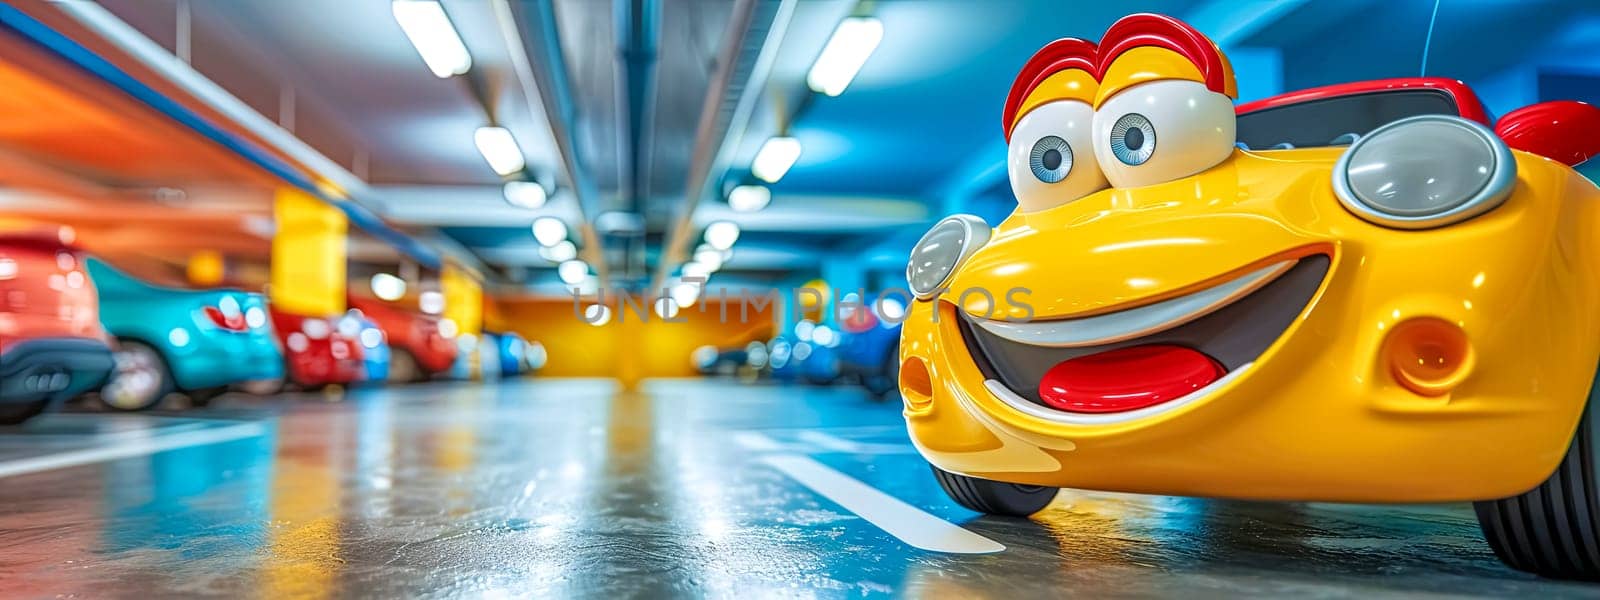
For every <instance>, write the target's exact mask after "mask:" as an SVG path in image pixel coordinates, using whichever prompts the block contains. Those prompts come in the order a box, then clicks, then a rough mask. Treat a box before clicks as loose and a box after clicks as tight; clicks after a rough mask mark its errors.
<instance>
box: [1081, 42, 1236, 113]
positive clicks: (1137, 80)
mask: <svg viewBox="0 0 1600 600" xmlns="http://www.w3.org/2000/svg"><path fill="white" fill-rule="evenodd" d="M1222 61H1223V62H1222V64H1223V65H1224V66H1226V65H1228V62H1227V61H1228V59H1227V57H1226V56H1224V57H1223V59H1222ZM1160 79H1183V80H1187V81H1194V82H1197V83H1205V82H1206V77H1205V75H1203V74H1201V73H1200V68H1199V67H1196V66H1195V65H1194V63H1193V62H1190V61H1189V59H1187V58H1184V57H1183V55H1182V54H1178V53H1177V52H1173V51H1171V50H1168V49H1166V48H1157V47H1155V46H1141V47H1138V48H1134V49H1132V50H1129V51H1127V52H1124V53H1122V54H1121V55H1120V56H1118V57H1117V59H1116V60H1114V61H1111V65H1110V66H1108V67H1106V71H1105V74H1104V75H1103V76H1101V78H1100V88H1099V91H1098V92H1096V95H1095V98H1094V102H1093V104H1094V107H1095V108H1100V105H1101V104H1104V103H1105V101H1106V100H1108V99H1110V98H1111V97H1112V96H1115V95H1117V92H1121V91H1122V90H1125V89H1128V88H1130V87H1133V86H1135V85H1138V84H1141V83H1144V82H1146V81H1156V80H1160ZM1222 93H1223V95H1225V96H1227V97H1229V98H1237V97H1238V96H1239V91H1238V88H1237V84H1236V83H1235V82H1234V78H1233V68H1232V67H1231V66H1229V67H1228V72H1227V74H1226V75H1224V76H1223V91H1222Z"/></svg>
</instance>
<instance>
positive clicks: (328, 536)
mask: <svg viewBox="0 0 1600 600" xmlns="http://www.w3.org/2000/svg"><path fill="white" fill-rule="evenodd" d="M899 419H900V417H899V414H898V407H897V406H896V405H894V404H891V403H873V402H870V401H869V400H868V399H867V397H866V396H865V394H864V393H862V392H859V391H857V390H855V389H853V388H807V387H776V386H743V385H737V384H734V383H727V382H711V381H657V382H650V383H647V384H646V385H645V386H644V387H643V389H642V390H640V391H639V392H634V393H625V392H621V391H619V390H617V389H616V388H615V386H614V385H613V384H611V383H610V382H606V381H539V380H532V381H521V382H508V383H502V384H500V385H480V384H432V385H423V386H414V387H407V388H399V389H383V390H370V391H365V390H355V391H353V392H351V393H349V394H347V395H345V396H344V397H343V398H340V399H330V398H328V397H324V396H283V397H279V398H273V399H269V400H262V399H256V398H248V397H231V396H230V397H226V398H224V399H222V400H220V401H218V402H217V403H216V405H214V407H213V408H210V409H206V410H201V411H189V412H182V413H177V412H174V413H169V414H149V415H145V414H141V415H113V414H106V413H67V414H58V415H52V416H48V417H46V418H41V419H38V420H36V421H35V422H33V423H30V424H29V425H27V426H26V427H23V428H20V429H17V430H14V431H6V432H4V433H3V434H0V595H3V596H6V597H138V596H144V597H151V598H153V597H165V596H167V595H168V593H177V594H179V595H214V596H225V597H250V596H262V597H274V598H276V597H318V596H339V597H345V596H381V597H396V596H402V595H404V596H419V595H420V596H434V597H449V596H470V597H500V596H509V597H521V596H536V597H550V596H555V597H585V596H603V597H607V598H613V597H649V598H658V597H677V596H696V597H698V596H737V597H745V598H749V597H772V596H799V597H867V596H883V595H905V596H915V597H964V598H983V597H994V598H1019V597H1029V596H1038V595H1047V594H1050V595H1055V594H1059V593H1063V592H1077V593H1085V594H1091V595H1094V596H1107V595H1117V596H1143V595H1182V596H1185V597H1195V596H1230V597H1231V596H1274V597H1282V596H1306V597H1309V596H1319V597H1321V596H1363V597H1366V596H1372V595H1388V594H1395V595H1415V594H1423V595H1427V594H1448V595H1484V596H1520V595H1531V594H1540V595H1545V596H1582V595H1595V590H1596V588H1591V587H1586V586H1583V585H1579V584H1568V583H1559V582H1551V581H1544V580H1539V579H1536V578H1533V577H1530V576H1527V575H1523V574H1520V573H1517V572H1513V571H1510V570H1508V569H1506V568H1504V567H1502V566H1501V565H1500V564H1499V562H1497V561H1496V560H1495V558H1494V556H1493V555H1491V554H1490V552H1489V550H1488V548H1487V547H1486V546H1485V545H1484V543H1483V540H1482V538H1481V537H1480V536H1479V534H1478V532H1477V528H1476V525H1475V523H1474V521H1473V519H1472V514H1471V510H1470V508H1469V507H1467V506H1462V505H1450V506H1425V507H1406V508H1394V507H1372V506H1340V505H1288V504H1269V503H1242V502H1221V501H1203V500H1192V499H1179V498H1165V497H1152V496H1131V495H1118V494H1100V493H1084V492H1070V491H1069V492H1063V493H1062V494H1061V496H1060V497H1058V499H1057V501H1056V503H1055V504H1054V505H1053V506H1052V507H1051V508H1050V509H1048V510H1046V511H1045V512H1043V513H1041V514H1039V515H1037V516H1036V517H1035V518H1034V519H1033V520H1014V519H1000V518H979V517H978V516H977V515H975V514H973V513H970V512H967V511H965V510H963V509H960V508H958V507H956V506H955V505H953V504H952V503H951V502H949V501H948V500H946V499H945V498H944V496H943V495H942V493H941V492H940V491H939V490H938V488H937V486H936V484H935V483H934V481H933V479H932V477H931V476H929V474H928V472H927V467H926V466H925V465H924V463H922V461H921V460H920V459H919V458H918V457H917V456H916V454H915V453H914V451H913V450H912V449H911V447H910V445H909V443H908V442H907V440H906V437H905V434H904V432H903V430H902V429H901V426H900V421H899Z"/></svg>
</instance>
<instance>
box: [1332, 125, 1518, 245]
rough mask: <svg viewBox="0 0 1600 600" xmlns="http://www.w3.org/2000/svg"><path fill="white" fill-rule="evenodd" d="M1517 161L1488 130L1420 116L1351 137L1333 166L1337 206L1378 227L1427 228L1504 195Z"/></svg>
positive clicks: (1494, 203) (1459, 218)
mask: <svg viewBox="0 0 1600 600" xmlns="http://www.w3.org/2000/svg"><path fill="white" fill-rule="evenodd" d="M1516 179H1517V164H1516V161H1515V160H1514V159H1513V158H1512V156H1511V149H1510V148H1508V147H1507V146H1506V144H1505V142H1502V141H1501V140H1500V138H1498V137H1496V136H1495V134H1494V132H1492V131H1489V128H1487V127H1484V126H1483V125H1480V124H1478V123H1474V122H1472V121H1469V120H1467V119H1463V118H1461V117H1455V116H1449V115H1421V116H1416V117H1410V118H1406V119H1401V120H1399V121H1395V122H1393V123H1389V124H1387V125H1384V126H1382V127H1379V128H1377V129H1375V130H1373V131H1372V133H1370V134H1367V136H1366V137H1363V138H1361V139H1359V140H1357V141H1356V142H1355V143H1354V144H1352V145H1351V146H1350V149H1349V150H1346V151H1345V153H1344V155H1343V156H1341V157H1339V162H1338V163H1337V164H1336V165H1335V166H1334V169H1333V189H1334V192H1335V193H1336V194H1337V195H1338V196H1339V201H1340V202H1341V203H1343V204H1344V206H1345V208H1347V209H1349V210H1350V212H1353V213H1355V214H1356V215H1357V216H1359V217H1361V218H1363V219H1366V220H1368V221H1371V222H1373V223H1376V224H1378V225H1383V226H1386V227H1394V228H1397V229H1428V228H1432V227H1442V226H1445V225H1450V224H1454V223H1459V222H1461V221H1465V220H1467V219H1470V218H1472V217H1475V216H1478V215H1480V214H1483V213H1484V212H1487V211H1489V210H1490V209H1493V208H1494V207H1496V206H1499V205H1500V203H1501V202H1504V201H1505V199H1506V197H1507V196H1509V195H1510V194H1511V188H1512V185H1513V184H1514V183H1516Z"/></svg>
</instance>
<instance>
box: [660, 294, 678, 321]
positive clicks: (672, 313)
mask: <svg viewBox="0 0 1600 600" xmlns="http://www.w3.org/2000/svg"><path fill="white" fill-rule="evenodd" d="M655 304H656V316H658V317H661V318H663V319H671V318H673V317H676V316H678V303H677V302H674V301H673V300H672V299H671V298H657V299H656V302H655Z"/></svg>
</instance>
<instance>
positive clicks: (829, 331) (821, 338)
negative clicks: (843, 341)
mask: <svg viewBox="0 0 1600 600" xmlns="http://www.w3.org/2000/svg"><path fill="white" fill-rule="evenodd" d="M793 334H794V338H795V342H794V345H793V346H792V347H791V348H790V350H789V362H790V364H791V365H793V366H794V367H795V368H796V369H798V371H797V372H798V374H799V376H800V379H801V380H802V381H805V382H806V383H809V384H812V385H832V384H833V382H835V381H838V379H839V374H840V370H839V353H838V351H837V350H836V348H838V346H839V332H838V331H837V330H835V329H834V328H833V327H832V326H830V325H827V324H819V323H814V322H812V321H810V320H801V321H800V322H798V323H795V324H794V329H793Z"/></svg>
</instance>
